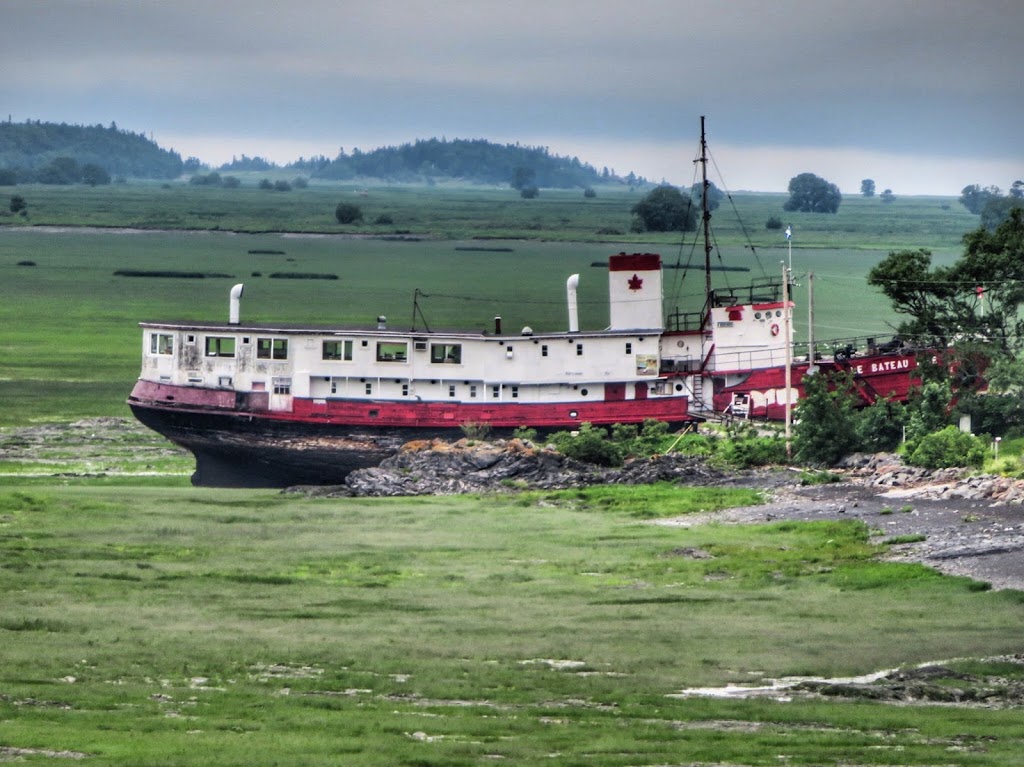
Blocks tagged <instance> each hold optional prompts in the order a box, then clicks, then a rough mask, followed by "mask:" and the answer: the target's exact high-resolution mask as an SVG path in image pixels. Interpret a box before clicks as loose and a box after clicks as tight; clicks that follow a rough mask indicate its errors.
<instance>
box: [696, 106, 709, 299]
mask: <svg viewBox="0 0 1024 767" xmlns="http://www.w3.org/2000/svg"><path fill="white" fill-rule="evenodd" d="M697 162H699V163H700V177H701V187H700V190H701V191H700V211H701V219H702V221H703V225H704V295H705V296H706V297H707V298H708V300H710V299H711V234H710V232H709V229H710V224H711V211H710V210H708V186H709V184H708V142H707V137H706V135H705V133H704V115H701V116H700V159H699V160H697Z"/></svg>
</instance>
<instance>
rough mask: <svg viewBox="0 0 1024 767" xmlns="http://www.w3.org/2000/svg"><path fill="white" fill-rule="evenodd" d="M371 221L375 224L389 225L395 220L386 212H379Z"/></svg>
mask: <svg viewBox="0 0 1024 767" xmlns="http://www.w3.org/2000/svg"><path fill="white" fill-rule="evenodd" d="M373 223H375V224H377V225H378V226H390V225H391V224H393V223H395V220H394V219H393V218H391V216H390V215H389V214H388V213H381V214H380V215H379V216H377V218H375V219H374V220H373Z"/></svg>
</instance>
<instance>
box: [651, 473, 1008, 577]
mask: <svg viewBox="0 0 1024 767" xmlns="http://www.w3.org/2000/svg"><path fill="white" fill-rule="evenodd" d="M771 484H777V480H776V482H772V483H771ZM926 491H927V488H925V487H917V488H907V489H900V490H891V491H889V492H883V493H880V492H879V489H878V488H873V487H869V486H868V485H867V484H866V483H865V482H863V481H861V480H857V479H853V480H847V481H844V482H839V483H835V484H830V485H819V486H813V487H800V486H798V485H795V484H784V485H781V486H776V487H773V488H771V489H769V495H770V499H769V501H768V503H765V504H762V505H760V506H745V507H741V508H735V509H727V510H725V511H718V512H710V513H706V514H691V515H687V516H685V517H677V518H674V519H663V520H658V522H657V524H663V525H678V526H685V527H689V526H693V525H698V524H705V523H708V522H718V523H721V524H751V523H764V522H771V521H777V520H787V519H790V520H800V521H806V520H828V519H859V520H861V521H863V522H864V523H865V524H866V525H867V526H868V528H869V529H870V530H871V531H872V540H873V541H877V542H881V541H885V540H888V539H891V538H896V537H898V536H924V540H923V541H919V542H913V543H902V544H895V545H892V546H891V547H890V551H891V554H890V557H889V558H890V559H892V560H893V561H901V562H921V563H923V564H925V565H928V566H929V567H933V568H935V569H936V570H938V571H940V572H942V573H946V574H949V575H965V576H968V577H971V578H974V579H975V580H979V581H985V582H987V583H989V584H991V586H992V588H995V589H1018V590H1024V506H1021V505H1006V504H987V503H984V502H978V501H967V500H948V501H947V500H943V501H936V500H925V499H922V498H920V495H922V494H923V493H925V492H926Z"/></svg>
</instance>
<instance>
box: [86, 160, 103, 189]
mask: <svg viewBox="0 0 1024 767" xmlns="http://www.w3.org/2000/svg"><path fill="white" fill-rule="evenodd" d="M82 183H83V184H88V185H89V186H102V185H106V184H109V183H110V174H109V173H107V171H106V170H104V169H103V168H101V167H100V166H99V165H97V164H96V163H94V162H88V163H86V164H85V165H83V166H82Z"/></svg>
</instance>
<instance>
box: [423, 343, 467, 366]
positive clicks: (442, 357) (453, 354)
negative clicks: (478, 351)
mask: <svg viewBox="0 0 1024 767" xmlns="http://www.w3.org/2000/svg"><path fill="white" fill-rule="evenodd" d="M430 361H431V362H448V363H451V364H452V365H459V364H461V363H462V344H431V345H430Z"/></svg>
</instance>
